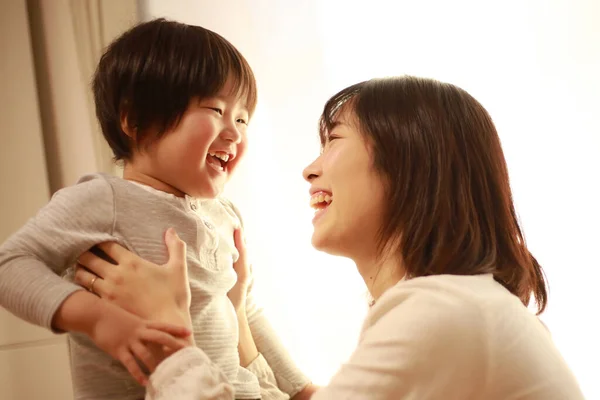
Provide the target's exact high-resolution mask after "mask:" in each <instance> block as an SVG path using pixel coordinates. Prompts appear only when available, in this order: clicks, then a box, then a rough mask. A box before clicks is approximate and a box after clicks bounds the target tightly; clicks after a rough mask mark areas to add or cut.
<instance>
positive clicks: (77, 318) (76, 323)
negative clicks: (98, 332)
mask: <svg viewBox="0 0 600 400" xmlns="http://www.w3.org/2000/svg"><path fill="white" fill-rule="evenodd" d="M106 306H107V304H106V302H105V301H103V300H102V299H101V298H99V297H98V296H95V295H94V294H92V293H90V292H87V291H85V290H78V291H76V292H74V293H72V294H71V295H70V296H69V297H67V298H66V299H65V301H63V303H62V304H61V305H60V307H59V308H58V310H57V311H56V313H55V314H54V316H53V318H52V328H53V329H55V330H59V331H63V332H79V333H84V334H86V335H88V336H90V335H91V334H92V332H93V331H94V328H95V326H96V323H97V322H98V320H99V319H100V318H101V317H102V315H103V314H105V313H106V312H107V310H106Z"/></svg>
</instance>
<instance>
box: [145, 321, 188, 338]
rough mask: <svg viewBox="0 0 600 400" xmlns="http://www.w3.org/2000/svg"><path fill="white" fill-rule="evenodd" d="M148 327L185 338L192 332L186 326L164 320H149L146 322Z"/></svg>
mask: <svg viewBox="0 0 600 400" xmlns="http://www.w3.org/2000/svg"><path fill="white" fill-rule="evenodd" d="M146 327H147V328H148V329H153V330H155V331H161V332H164V333H166V334H169V335H172V336H176V337H180V338H186V337H188V336H190V335H191V334H192V331H191V330H189V329H188V328H186V327H183V326H178V325H172V324H167V323H165V322H158V321H151V322H148V323H147V324H146Z"/></svg>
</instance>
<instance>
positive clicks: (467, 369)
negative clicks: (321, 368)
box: [311, 288, 488, 400]
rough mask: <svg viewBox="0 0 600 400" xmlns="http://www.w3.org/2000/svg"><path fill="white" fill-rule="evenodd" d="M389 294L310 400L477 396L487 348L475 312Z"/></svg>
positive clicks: (448, 302) (429, 298)
mask: <svg viewBox="0 0 600 400" xmlns="http://www.w3.org/2000/svg"><path fill="white" fill-rule="evenodd" d="M391 290H392V291H393V292H395V293H390V294H389V295H388V293H386V294H385V295H384V296H382V298H381V299H380V300H379V302H378V303H377V304H376V305H375V306H374V307H373V309H372V310H371V312H370V313H369V314H370V315H369V317H368V319H367V320H366V322H365V326H364V328H363V332H362V336H361V340H360V343H359V345H358V347H357V349H356V350H355V351H354V353H353V354H352V356H351V357H350V359H349V361H348V362H347V363H345V364H344V365H343V366H342V367H341V368H340V369H339V371H338V372H337V373H336V375H335V376H334V377H333V378H332V380H331V382H330V384H329V385H328V386H327V387H324V388H322V389H320V390H318V391H317V392H316V393H315V394H314V395H313V397H312V398H311V400H334V399H335V400H359V399H361V400H362V399H370V400H416V399H419V400H434V399H435V400H437V399H446V400H459V399H475V398H482V397H481V394H482V392H481V390H482V386H483V385H485V380H486V376H487V375H486V373H487V370H486V365H483V360H485V359H486V354H487V352H488V350H487V346H486V342H485V339H484V335H482V331H483V330H484V329H483V327H484V322H482V320H483V318H482V315H481V312H480V311H479V310H478V309H477V307H470V308H465V307H464V306H463V305H462V304H460V302H454V300H453V299H451V298H444V297H443V295H439V294H438V293H435V292H430V293H423V292H419V291H415V292H412V291H410V290H404V289H400V290H396V289H395V288H394V289H391ZM384 297H385V298H384ZM434 371H435V372H434Z"/></svg>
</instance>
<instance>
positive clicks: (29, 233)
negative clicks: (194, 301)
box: [0, 176, 145, 378]
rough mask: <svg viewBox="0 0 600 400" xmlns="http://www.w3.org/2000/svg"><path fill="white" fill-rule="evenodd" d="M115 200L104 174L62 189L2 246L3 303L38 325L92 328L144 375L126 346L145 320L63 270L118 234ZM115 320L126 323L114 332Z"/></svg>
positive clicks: (0, 279)
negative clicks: (107, 301) (65, 276)
mask: <svg viewBox="0 0 600 400" xmlns="http://www.w3.org/2000/svg"><path fill="white" fill-rule="evenodd" d="M113 204H114V203H113V193H112V188H111V187H110V185H109V183H108V182H107V181H106V180H105V179H104V178H102V177H101V176H89V177H87V178H84V179H82V180H81V181H80V183H79V184H77V185H75V186H71V187H68V188H65V189H62V190H60V191H59V192H57V193H56V194H55V195H54V196H53V198H52V200H51V201H50V202H49V203H48V204H47V205H46V206H45V207H44V208H42V209H41V210H40V211H39V212H38V213H37V215H36V216H35V217H33V218H32V219H30V220H29V221H28V222H27V224H25V226H24V227H22V228H21V229H20V230H19V231H17V232H16V233H15V234H14V235H13V236H11V237H10V238H9V239H8V240H7V241H6V242H5V243H4V244H2V246H0V306H2V307H4V308H6V309H7V310H8V311H10V312H11V313H13V314H15V315H16V316H17V317H19V318H22V319H24V320H26V321H29V322H31V323H33V324H36V325H40V326H43V327H46V328H49V329H54V330H55V331H65V330H69V331H77V332H81V333H85V334H87V335H88V336H90V338H92V340H94V342H95V343H96V345H97V346H98V347H99V348H101V349H102V350H104V351H105V352H107V353H108V354H110V355H111V356H112V357H114V358H115V359H117V360H119V361H121V362H122V363H123V364H124V365H126V367H128V369H129V371H130V372H131V373H132V375H136V374H137V375H136V376H134V377H137V378H139V372H138V370H135V367H137V365H133V364H132V363H131V360H132V357H131V355H132V352H131V351H129V352H126V351H125V349H131V347H130V345H131V343H130V342H131V341H132V340H134V341H135V340H136V337H137V336H136V335H137V334H138V333H139V332H141V331H143V330H144V323H145V321H143V320H142V319H141V318H138V317H136V316H134V315H133V314H130V313H127V312H124V311H123V310H120V309H119V308H118V307H115V306H109V305H107V304H105V302H104V301H102V300H100V299H99V298H97V297H96V296H94V295H93V294H91V293H89V292H86V291H83V290H82V288H81V287H80V286H78V285H75V284H74V283H72V282H69V281H67V280H65V279H62V278H61V277H60V276H59V275H61V274H63V273H64V272H65V270H66V269H67V268H68V267H70V266H71V265H73V264H74V263H75V261H76V259H77V257H78V256H79V255H80V254H81V253H83V252H84V251H86V250H87V249H89V248H90V247H92V246H93V245H95V244H96V243H99V242H104V241H109V240H114V237H113V235H112V234H113V224H114V215H115V212H114V206H113ZM113 325H114V327H115V329H116V327H121V328H123V329H119V330H115V331H113V332H112V333H111V331H110V329H111V328H110V327H111V326H113ZM136 348H139V346H138V345H136ZM132 368H133V369H134V370H132Z"/></svg>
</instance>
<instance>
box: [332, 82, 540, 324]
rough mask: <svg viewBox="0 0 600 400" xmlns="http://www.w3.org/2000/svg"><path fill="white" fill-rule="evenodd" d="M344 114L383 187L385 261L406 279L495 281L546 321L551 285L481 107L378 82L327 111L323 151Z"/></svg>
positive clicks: (441, 89) (446, 93)
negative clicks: (482, 277) (393, 262)
mask: <svg viewBox="0 0 600 400" xmlns="http://www.w3.org/2000/svg"><path fill="white" fill-rule="evenodd" d="M345 113H348V114H347V116H349V117H350V118H353V119H354V120H355V122H356V124H357V128H358V129H359V131H360V132H361V134H362V135H364V137H365V139H366V141H367V143H369V144H370V147H371V149H372V154H373V162H374V166H375V168H376V169H377V170H378V172H379V173H380V174H381V175H382V176H383V177H384V181H385V182H386V188H385V189H386V194H387V203H386V204H387V210H385V215H384V219H383V221H384V224H383V226H382V229H381V232H380V241H379V243H380V250H381V253H384V251H386V250H387V251H389V250H391V251H394V252H397V253H399V255H400V256H401V257H402V260H403V262H404V267H405V269H406V273H407V277H408V278H413V277H419V276H428V275H441V274H452V275H479V274H488V273H490V274H493V276H494V278H495V279H496V281H498V282H499V283H501V284H502V285H503V286H504V287H505V288H506V289H508V290H509V291H510V292H511V293H513V294H514V295H516V296H518V297H519V298H520V299H521V301H522V302H523V303H524V304H525V305H528V304H529V301H530V299H531V295H532V294H533V296H534V298H535V300H536V303H537V307H538V314H539V313H541V312H543V311H544V309H545V307H546V303H547V300H548V295H547V289H546V281H545V277H544V274H543V271H542V268H541V266H540V265H539V264H538V262H537V261H536V259H535V258H534V257H533V256H532V255H531V253H530V252H529V251H528V249H527V246H526V244H525V239H524V237H523V234H522V232H521V228H520V227H519V222H518V220H517V215H516V212H515V208H514V205H513V199H512V193H511V189H510V184H509V176H508V170H507V167H506V161H505V159H504V154H503V152H502V147H501V145H500V139H499V137H498V133H497V132H496V128H495V127H494V124H493V122H492V119H491V117H490V116H489V114H488V113H487V111H486V110H485V109H484V108H483V106H482V105H481V104H480V103H479V102H478V101H477V100H475V99H474V98H473V97H472V96H471V95H469V94H468V93H467V92H466V91H464V90H462V89H460V88H458V87H456V86H454V85H450V84H447V83H441V82H438V81H435V80H432V79H423V78H416V77H410V76H406V77H392V78H385V79H374V80H370V81H366V82H362V83H358V84H356V85H353V86H350V87H348V88H346V89H344V90H342V91H341V92H339V93H338V94H336V95H335V96H333V97H332V98H331V99H330V100H329V101H328V102H327V104H326V105H325V108H324V111H323V114H322V116H321V120H320V136H321V142H322V143H323V144H324V143H325V142H326V141H327V136H328V133H329V132H330V131H331V130H332V129H333V127H334V126H335V124H336V122H337V120H338V119H339V118H340V116H341V115H342V114H345Z"/></svg>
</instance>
